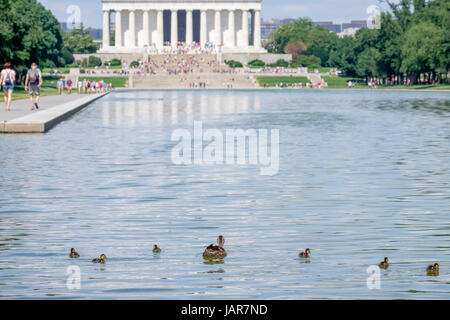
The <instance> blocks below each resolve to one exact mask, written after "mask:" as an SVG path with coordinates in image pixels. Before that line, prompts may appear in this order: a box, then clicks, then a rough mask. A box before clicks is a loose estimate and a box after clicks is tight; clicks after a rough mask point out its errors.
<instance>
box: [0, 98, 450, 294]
mask: <svg viewBox="0 0 450 320" xmlns="http://www.w3.org/2000/svg"><path fill="white" fill-rule="evenodd" d="M197 120H202V121H203V124H204V126H205V127H209V128H218V129H219V130H221V131H223V130H224V129H225V128H241V129H249V128H254V129H257V128H267V129H271V128H277V129H279V130H280V172H279V174H278V175H276V176H273V177H270V176H261V175H259V169H258V168H256V167H252V166H228V165H227V166H176V165H173V164H172V163H171V161H170V151H171V148H172V147H173V146H174V144H175V143H173V142H171V139H170V137H171V133H172V131H173V130H174V129H177V128H180V127H183V128H188V129H191V128H192V125H193V121H197ZM449 138H450V103H449V94H448V93H426V92H423V93H413V92H405V93H399V92H374V91H359V92H355V91H352V92H349V91H299V92H295V91H293V92H288V91H283V92H280V91H264V92H259V91H258V92H256V91H255V92H254V91H247V92H246V91H240V92H236V91H235V92H231V91H226V92H221V91H192V92H191V91H179V92H177V91H152V92H144V91H141V92H134V91H128V92H116V93H113V94H111V95H109V96H107V97H105V98H102V99H101V100H98V101H96V102H95V103H93V104H92V105H90V106H89V107H88V108H86V109H84V110H83V111H81V112H79V113H78V114H76V115H75V116H74V117H72V118H71V119H70V120H68V121H65V122H64V123H62V124H60V125H58V126H57V127H55V128H54V129H53V130H52V131H50V132H49V133H47V134H45V135H3V136H0V154H1V156H0V168H1V169H0V270H1V272H0V297H2V298H36V297H38V298H42V297H44V298H73V299H77V298H111V299H116V298H177V299H184V298H193V299H202V298H213V299H215V298H224V299H229V298H235V299H240V298H244V299H268V298H273V299H301V298H306V299H307V298H381V299H385V298H408V299H414V298H440V299H443V298H445V299H448V298H450V289H449V284H450V272H449V270H450V251H449V248H450V221H449V216H450V211H449V209H448V208H449V199H450V195H449V183H450V175H449V163H450V161H449V160H450V159H449V150H450V141H449ZM219 234H223V235H224V236H225V238H226V239H227V243H226V245H225V247H226V250H227V252H228V256H227V258H225V259H224V261H222V262H221V263H220V264H209V263H208V261H204V260H203V258H202V252H203V250H204V248H205V246H207V245H209V244H210V243H213V242H215V239H216V238H217V236H218V235H219ZM155 243H157V244H158V245H159V246H160V247H161V248H162V252H161V253H160V254H158V255H154V254H153V253H152V251H151V250H152V247H153V244H155ZM72 247H74V248H76V249H77V251H78V252H79V253H80V255H81V257H80V258H79V259H69V258H68V254H69V250H70V248H72ZM307 247H309V248H311V251H312V255H311V258H310V259H309V260H306V261H304V260H303V259H300V258H299V257H298V253H299V251H300V250H304V249H305V248H307ZM101 253H105V254H106V256H107V257H108V259H107V262H106V264H105V265H102V266H99V265H95V264H93V263H91V260H92V259H93V258H94V257H98V256H99V255H100V254H101ZM385 256H388V257H389V259H390V261H391V264H390V267H389V269H387V270H381V289H380V290H369V289H367V286H366V280H367V277H368V276H369V274H367V273H366V270H367V268H368V267H369V266H370V265H373V264H378V262H379V261H381V260H382V259H383V258H384V257H385ZM435 262H439V264H440V273H439V276H432V277H430V276H427V274H426V271H425V268H426V266H427V265H429V264H432V263H435ZM71 265H76V266H78V267H80V270H81V289H80V290H69V289H67V287H66V280H67V275H66V269H67V267H69V266H71Z"/></svg>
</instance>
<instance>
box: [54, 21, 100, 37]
mask: <svg viewBox="0 0 450 320" xmlns="http://www.w3.org/2000/svg"><path fill="white" fill-rule="evenodd" d="M60 25H61V29H62V30H63V31H64V32H70V30H72V29H74V28H84V26H83V23H80V24H79V25H78V26H77V25H73V26H68V25H67V22H60ZM87 30H88V31H89V35H90V36H91V37H92V39H94V40H100V39H102V37H103V30H102V29H93V28H88V29H87Z"/></svg>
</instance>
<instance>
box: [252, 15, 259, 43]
mask: <svg viewBox="0 0 450 320" xmlns="http://www.w3.org/2000/svg"><path fill="white" fill-rule="evenodd" d="M254 28H255V30H254V34H253V45H254V46H255V48H261V11H260V10H255V24H254Z"/></svg>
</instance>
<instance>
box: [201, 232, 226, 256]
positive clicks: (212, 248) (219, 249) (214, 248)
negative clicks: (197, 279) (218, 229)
mask: <svg viewBox="0 0 450 320" xmlns="http://www.w3.org/2000/svg"><path fill="white" fill-rule="evenodd" d="M224 244H225V238H224V237H223V236H219V237H218V238H217V245H215V244H211V245H209V246H208V247H207V248H206V249H205V251H204V252H203V258H204V259H207V260H211V259H223V258H225V257H226V256H227V252H226V251H225V249H224V248H223V245H224Z"/></svg>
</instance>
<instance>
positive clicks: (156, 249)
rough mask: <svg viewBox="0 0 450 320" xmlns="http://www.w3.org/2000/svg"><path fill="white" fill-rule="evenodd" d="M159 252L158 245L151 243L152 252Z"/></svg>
mask: <svg viewBox="0 0 450 320" xmlns="http://www.w3.org/2000/svg"><path fill="white" fill-rule="evenodd" d="M160 252H161V248H160V247H158V245H157V244H155V245H153V253H160Z"/></svg>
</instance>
